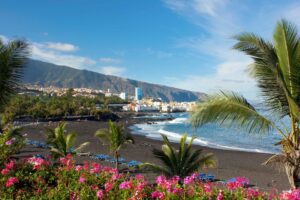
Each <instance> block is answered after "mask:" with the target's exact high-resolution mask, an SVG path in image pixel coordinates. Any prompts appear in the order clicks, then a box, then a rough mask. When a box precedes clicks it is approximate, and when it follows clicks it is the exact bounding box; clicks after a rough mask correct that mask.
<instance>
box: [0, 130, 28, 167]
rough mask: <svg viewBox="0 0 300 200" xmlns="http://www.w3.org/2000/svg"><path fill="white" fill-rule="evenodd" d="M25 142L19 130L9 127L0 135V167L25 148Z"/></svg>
mask: <svg viewBox="0 0 300 200" xmlns="http://www.w3.org/2000/svg"><path fill="white" fill-rule="evenodd" d="M24 144H25V140H24V138H23V136H22V135H21V134H20V129H19V128H12V127H9V128H7V129H4V130H3V132H2V133H0V152H1V153H0V166H2V165H3V164H4V162H6V161H7V160H8V159H9V158H10V157H11V156H12V155H13V154H16V153H18V152H19V151H20V150H21V148H22V147H23V146H24Z"/></svg>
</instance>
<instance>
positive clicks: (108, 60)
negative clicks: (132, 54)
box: [99, 57, 121, 64]
mask: <svg viewBox="0 0 300 200" xmlns="http://www.w3.org/2000/svg"><path fill="white" fill-rule="evenodd" d="M99 61H100V62H102V63H109V64H118V63H120V62H121V61H120V60H119V59H116V58H110V57H103V58H100V59H99Z"/></svg>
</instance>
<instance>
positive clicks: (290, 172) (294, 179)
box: [284, 150, 300, 189]
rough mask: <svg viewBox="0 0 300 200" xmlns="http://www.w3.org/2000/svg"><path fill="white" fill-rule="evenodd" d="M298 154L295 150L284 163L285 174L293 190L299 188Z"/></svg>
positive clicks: (299, 165)
mask: <svg viewBox="0 0 300 200" xmlns="http://www.w3.org/2000/svg"><path fill="white" fill-rule="evenodd" d="M299 161H300V154H299V152H298V151H297V150H296V151H295V153H294V154H293V155H290V156H289V159H288V160H287V162H286V163H285V165H284V166H285V172H286V175H287V177H288V180H289V183H290V185H291V187H292V188H293V189H296V188H300V176H299V171H300V162H299Z"/></svg>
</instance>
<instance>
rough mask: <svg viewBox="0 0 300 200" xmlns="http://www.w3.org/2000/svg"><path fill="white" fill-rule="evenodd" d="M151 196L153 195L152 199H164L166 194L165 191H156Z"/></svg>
mask: <svg viewBox="0 0 300 200" xmlns="http://www.w3.org/2000/svg"><path fill="white" fill-rule="evenodd" d="M151 197H152V199H164V198H165V194H164V193H163V192H159V191H154V192H152V193H151Z"/></svg>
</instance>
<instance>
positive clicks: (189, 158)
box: [142, 134, 215, 178]
mask: <svg viewBox="0 0 300 200" xmlns="http://www.w3.org/2000/svg"><path fill="white" fill-rule="evenodd" d="M161 136H162V138H163V141H164V144H163V145H162V147H161V150H160V149H153V154H154V156H155V157H156V158H158V159H160V160H161V161H162V163H163V166H159V165H155V164H151V163H144V164H142V167H143V168H146V169H147V168H148V169H151V170H153V171H158V172H162V173H163V174H165V175H167V176H169V177H171V176H175V175H177V176H179V177H180V178H184V177H185V176H187V175H190V174H191V173H193V172H195V171H197V170H198V169H201V168H203V167H205V166H206V167H213V166H215V160H214V159H213V155H212V154H206V155H204V156H201V154H202V149H198V150H195V151H192V149H191V148H192V143H193V141H194V139H195V137H192V138H191V139H190V141H189V143H188V144H186V142H187V141H186V140H187V135H186V134H184V135H183V136H182V137H181V139H180V144H179V150H175V149H174V148H173V147H172V144H171V143H170V141H169V139H168V137H167V136H165V135H161Z"/></svg>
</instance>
